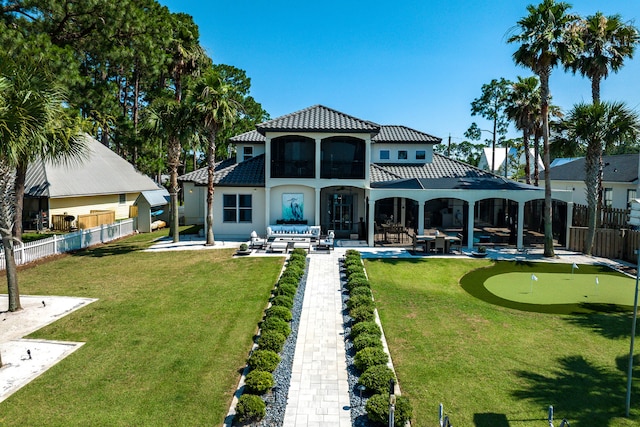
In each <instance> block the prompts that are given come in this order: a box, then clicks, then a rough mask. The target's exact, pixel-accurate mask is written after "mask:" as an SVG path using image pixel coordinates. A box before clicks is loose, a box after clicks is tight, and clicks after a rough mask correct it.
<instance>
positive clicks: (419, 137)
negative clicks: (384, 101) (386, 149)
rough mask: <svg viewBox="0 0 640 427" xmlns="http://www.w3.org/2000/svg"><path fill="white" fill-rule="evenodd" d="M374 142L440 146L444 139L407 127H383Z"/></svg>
mask: <svg viewBox="0 0 640 427" xmlns="http://www.w3.org/2000/svg"><path fill="white" fill-rule="evenodd" d="M372 140H373V142H418V143H425V142H426V143H431V144H439V143H440V142H441V141H442V138H438V137H435V136H433V135H429V134H428V133H424V132H420V131H417V130H415V129H411V128H408V127H406V126H394V125H383V126H380V133H378V134H377V135H376V136H374V137H373V138H372Z"/></svg>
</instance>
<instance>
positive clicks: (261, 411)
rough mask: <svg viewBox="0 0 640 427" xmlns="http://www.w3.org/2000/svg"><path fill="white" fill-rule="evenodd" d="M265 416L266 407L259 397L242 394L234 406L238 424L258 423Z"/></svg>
mask: <svg viewBox="0 0 640 427" xmlns="http://www.w3.org/2000/svg"><path fill="white" fill-rule="evenodd" d="M266 414H267V405H266V404H265V403H264V400H262V399H261V398H260V396H256V395H255V394H243V395H242V396H240V399H238V404H237V405H236V415H237V416H238V420H239V421H240V422H248V421H259V420H261V419H262V418H264V416H265V415H266Z"/></svg>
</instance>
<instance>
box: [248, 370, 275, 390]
mask: <svg viewBox="0 0 640 427" xmlns="http://www.w3.org/2000/svg"><path fill="white" fill-rule="evenodd" d="M244 385H245V387H246V390H247V392H248V393H249V394H265V393H266V392H268V391H269V390H271V388H272V387H273V375H272V374H271V372H267V371H251V372H249V374H248V375H247V377H246V378H245V380H244Z"/></svg>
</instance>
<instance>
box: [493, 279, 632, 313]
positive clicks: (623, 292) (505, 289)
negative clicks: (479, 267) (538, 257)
mask: <svg viewBox="0 0 640 427" xmlns="http://www.w3.org/2000/svg"><path fill="white" fill-rule="evenodd" d="M532 276H533V277H535V278H537V279H538V280H534V279H532ZM596 278H597V283H596ZM635 284H636V282H635V280H634V279H631V278H629V277H625V276H614V275H611V274H605V275H602V276H600V275H596V274H570V273H569V274H562V273H541V272H539V273H535V274H534V273H531V274H529V273H522V272H517V273H516V272H514V273H504V274H498V275H495V276H491V277H489V278H488V279H487V280H485V282H484V286H485V288H487V290H488V291H489V292H491V293H492V294H494V295H496V296H498V297H500V298H504V299H507V300H510V301H515V302H520V303H528V304H575V303H591V304H616V305H627V306H629V305H633V298H634V291H635Z"/></svg>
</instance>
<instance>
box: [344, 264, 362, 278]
mask: <svg viewBox="0 0 640 427" xmlns="http://www.w3.org/2000/svg"><path fill="white" fill-rule="evenodd" d="M355 273H364V266H363V265H362V264H360V265H355V264H352V265H348V266H347V276H351V275H352V274H355Z"/></svg>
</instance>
